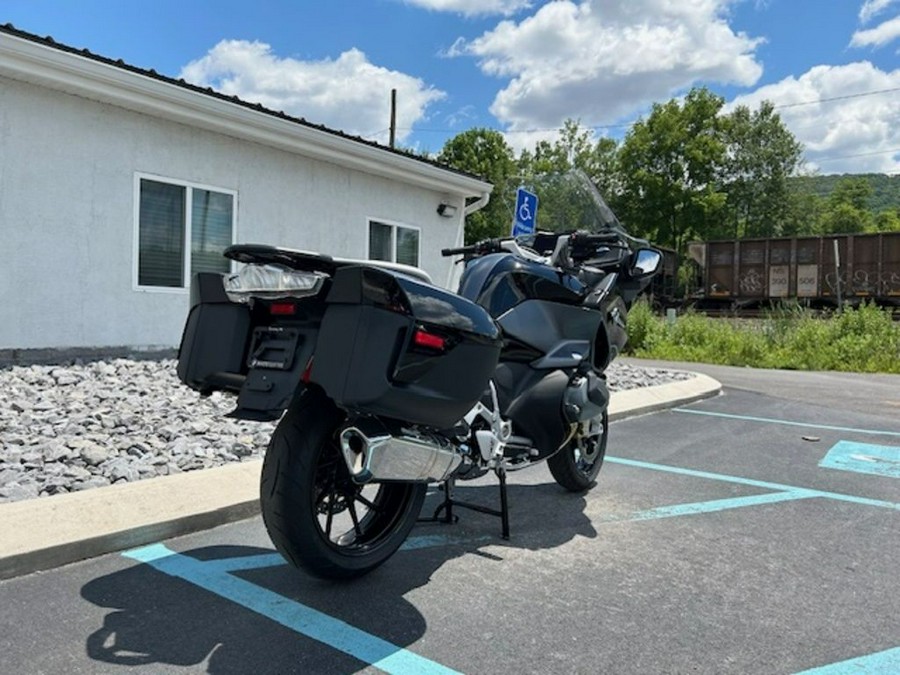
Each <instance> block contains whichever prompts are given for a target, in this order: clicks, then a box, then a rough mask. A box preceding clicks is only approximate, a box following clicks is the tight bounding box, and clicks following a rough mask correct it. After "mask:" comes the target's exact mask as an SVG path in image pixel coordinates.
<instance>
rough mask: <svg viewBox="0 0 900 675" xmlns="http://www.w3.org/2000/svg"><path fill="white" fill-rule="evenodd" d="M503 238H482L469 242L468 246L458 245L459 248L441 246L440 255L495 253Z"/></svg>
mask: <svg viewBox="0 0 900 675" xmlns="http://www.w3.org/2000/svg"><path fill="white" fill-rule="evenodd" d="M503 241H504V240H503V239H484V240H483V241H478V242H475V243H474V244H469V245H468V246H460V247H459V248H443V249H441V255H442V256H444V257H445V258H446V257H448V256H451V255H471V254H475V255H484V254H486V253H496V252H497V251H500V250H501V248H500V246H501V244H502V243H503Z"/></svg>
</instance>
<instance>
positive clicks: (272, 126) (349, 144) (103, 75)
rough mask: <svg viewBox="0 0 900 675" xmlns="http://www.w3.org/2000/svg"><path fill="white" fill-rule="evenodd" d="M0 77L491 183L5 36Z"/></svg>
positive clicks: (269, 141) (466, 189) (358, 162)
mask: <svg viewBox="0 0 900 675" xmlns="http://www.w3.org/2000/svg"><path fill="white" fill-rule="evenodd" d="M0 75H5V76H7V77H10V78H12V79H16V80H24V81H28V82H33V83H37V84H41V85H43V86H47V87H49V88H52V89H58V90H61V91H65V92H67V93H71V94H76V95H79V96H83V97H85V98H90V99H93V100H98V101H102V102H105V103H110V104H113V105H116V106H120V107H123V108H127V109H129V110H134V111H136V112H141V113H145V114H149V115H153V116H155V117H161V118H164V119H168V120H171V121H175V122H179V123H181V124H186V125H189V126H192V127H197V128H202V129H206V130H209V131H214V132H217V133H221V134H225V135H228V136H231V137H234V138H239V139H243V140H248V141H252V142H255V143H260V144H263V145H266V146H269V147H273V148H277V149H280V150H284V151H287V152H292V153H297V154H300V155H303V156H305V157H310V158H314V159H319V160H323V161H328V162H331V163H333V164H337V165H340V166H344V167H347V168H350V169H355V170H358V171H364V172H366V173H370V174H375V175H378V176H384V177H386V178H391V179H394V180H398V181H401V182H404V183H407V184H412V185H416V186H419V187H423V188H428V189H431V190H436V191H439V192H444V193H447V194H449V195H456V196H461V197H481V196H483V195H485V194H488V193H490V192H491V190H492V187H493V186H492V185H491V184H490V183H485V182H483V181H480V180H478V179H476V178H471V177H468V176H465V175H462V174H459V173H456V172H454V171H451V170H448V169H443V168H441V167H439V166H435V165H433V164H429V163H426V162H422V161H420V160H417V159H415V158H412V157H407V156H404V155H402V154H399V153H396V152H391V151H389V150H386V149H383V148H379V147H377V146H373V145H369V144H367V143H361V142H358V141H355V140H353V139H350V138H346V137H343V136H341V135H338V134H334V133H329V132H327V131H323V130H320V129H316V128H313V127H310V126H306V125H304V124H300V123H298V122H296V121H294V120H290V119H283V118H281V117H279V116H277V115H273V114H272V113H271V112H267V111H265V110H255V109H253V108H251V107H247V106H246V105H238V104H236V103H233V102H230V101H228V100H227V99H222V98H220V97H216V96H212V95H207V94H204V93H202V92H198V91H195V90H192V89H189V88H186V87H181V86H178V84H173V83H171V82H166V81H164V80H161V79H155V78H152V77H148V76H146V75H142V74H140V73H136V72H132V71H131V70H127V69H126V68H124V67H117V66H115V65H110V64H107V63H103V62H100V61H97V60H94V59H90V58H86V57H83V56H79V55H78V54H73V53H69V52H66V51H62V50H59V49H55V48H53V47H50V46H47V45H43V44H39V43H37V42H33V41H31V40H27V39H24V38H19V37H16V36H14V35H9V34H4V33H0Z"/></svg>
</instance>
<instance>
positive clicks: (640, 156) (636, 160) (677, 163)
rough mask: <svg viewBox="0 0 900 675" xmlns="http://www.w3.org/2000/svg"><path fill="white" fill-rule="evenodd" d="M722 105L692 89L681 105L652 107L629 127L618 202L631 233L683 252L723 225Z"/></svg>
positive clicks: (621, 153)
mask: <svg viewBox="0 0 900 675" xmlns="http://www.w3.org/2000/svg"><path fill="white" fill-rule="evenodd" d="M723 104H724V100H723V99H722V98H721V97H719V96H716V95H714V94H712V93H711V92H710V91H709V90H707V89H693V90H691V91H690V92H689V93H688V95H687V96H686V97H685V99H684V102H683V103H681V102H679V101H677V100H675V99H673V100H671V101H669V102H668V103H665V104H654V105H653V108H652V110H651V113H650V115H649V116H648V117H647V119H646V120H644V119H641V120H638V121H637V122H636V123H635V124H634V125H633V126H632V128H631V129H630V130H629V132H628V133H627V134H626V136H625V140H624V142H623V143H622V146H621V149H620V151H619V167H620V170H621V175H622V180H623V185H622V196H621V199H620V200H617V205H618V206H619V208H620V211H621V213H620V217H623V220H624V221H625V223H626V226H628V227H629V229H631V230H634V231H635V232H636V233H638V234H642V235H643V236H646V237H648V238H650V239H651V240H652V241H654V242H656V243H658V244H660V245H663V246H668V247H671V248H673V249H675V250H677V251H680V252H681V251H683V250H684V246H685V244H686V243H687V241H688V240H689V239H691V238H695V237H701V238H705V237H706V236H707V234H708V233H709V232H711V231H713V230H714V229H715V227H716V226H717V224H718V223H719V222H721V219H722V213H723V209H724V206H725V201H726V194H725V193H723V192H721V191H719V189H718V182H719V178H720V175H719V174H720V172H721V168H722V166H723V164H724V160H725V152H726V146H725V143H724V142H723V138H722V133H721V118H720V117H719V113H720V111H721V109H722V106H723Z"/></svg>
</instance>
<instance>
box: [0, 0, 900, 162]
mask: <svg viewBox="0 0 900 675" xmlns="http://www.w3.org/2000/svg"><path fill="white" fill-rule="evenodd" d="M7 22H10V23H12V24H13V25H15V26H16V27H17V28H20V29H22V30H26V31H29V32H32V33H36V34H38V35H51V36H53V38H54V39H56V40H57V41H59V42H62V43H65V44H68V45H70V46H73V47H78V48H87V49H90V50H91V51H93V52H95V53H97V54H101V55H103V56H108V57H111V58H116V59H118V58H121V59H123V60H124V61H126V62H127V63H130V64H133V65H135V66H139V67H143V68H153V69H155V70H157V71H158V72H161V73H163V74H165V75H169V76H172V77H184V78H185V79H187V80H189V81H192V82H195V83H198V84H202V85H204V86H212V87H213V88H215V89H218V90H220V91H223V92H225V93H228V94H237V95H239V96H240V97H241V98H244V99H246V100H250V101H259V102H261V103H263V104H264V105H266V106H268V107H270V108H273V109H275V110H285V111H286V112H289V113H291V114H293V115H297V116H300V117H304V118H306V119H307V120H309V121H311V122H315V123H320V124H325V125H327V126H330V127H333V128H337V129H341V130H344V131H347V132H349V133H353V134H357V135H361V136H364V137H366V138H370V139H373V140H378V141H381V142H385V141H386V138H387V127H388V123H389V122H388V120H389V97H390V89H391V88H397V89H398V92H399V94H398V100H399V118H398V127H399V130H398V131H399V133H398V135H399V138H400V142H401V143H402V144H404V145H406V146H411V147H415V148H417V149H419V150H423V151H430V152H437V151H439V150H440V148H441V147H442V146H443V144H444V142H445V141H446V140H447V139H448V138H450V137H452V136H453V135H455V134H456V133H459V132H461V131H464V130H466V129H468V128H471V127H474V126H482V127H489V128H494V129H498V130H500V131H503V132H504V133H505V134H506V135H507V139H508V140H509V142H510V144H511V145H513V147H515V148H517V149H519V148H522V147H527V146H529V145H533V143H534V142H536V141H537V140H539V139H544V138H546V139H550V140H552V139H553V137H554V136H555V133H556V131H555V129H557V128H558V127H559V126H560V125H561V124H562V122H563V121H564V120H565V119H567V118H573V119H578V120H580V121H581V123H582V124H583V125H584V126H591V127H594V128H595V129H596V133H597V134H598V135H610V136H613V137H621V136H622V134H624V133H625V131H626V130H627V127H628V124H629V123H631V122H632V121H633V120H634V119H636V118H637V117H638V116H640V115H642V114H646V112H647V111H648V109H649V106H650V105H651V104H652V103H653V102H664V101H666V100H668V99H669V98H671V97H673V96H679V95H681V94H683V93H684V92H685V91H687V90H688V89H689V88H690V87H691V86H695V85H705V86H708V87H709V88H710V89H712V90H713V91H715V92H717V93H719V94H721V95H722V96H724V97H725V99H726V101H728V102H729V104H731V105H733V104H745V105H750V106H751V107H754V106H756V105H758V104H759V102H760V101H761V100H763V99H765V98H768V99H769V100H772V101H773V102H774V103H775V104H776V105H780V106H784V107H782V108H779V112H780V113H781V115H782V117H783V119H784V120H785V122H786V124H787V125H788V126H789V128H791V130H792V131H793V132H794V134H795V135H796V136H797V137H798V138H799V139H800V140H801V141H802V142H803V143H804V145H805V147H806V159H807V162H808V168H809V169H810V170H818V171H820V172H822V173H843V172H847V173H855V172H864V171H883V172H890V173H897V172H900V51H898V50H900V0H553V1H550V2H542V1H540V0H530V1H529V0H319V1H315V2H313V1H304V0H293V1H289V0H257V1H256V2H253V3H248V2H237V1H236V0H218V1H217V2H211V1H209V0H198V1H193V2H192V1H190V0H187V1H185V0H181V1H180V2H175V1H173V0H156V1H155V2H152V3H147V2H132V1H129V0H78V1H77V2H76V1H75V0H0V23H7ZM874 92H880V93H874ZM823 99H825V100H823Z"/></svg>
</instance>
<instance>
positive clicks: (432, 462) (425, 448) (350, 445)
mask: <svg viewBox="0 0 900 675" xmlns="http://www.w3.org/2000/svg"><path fill="white" fill-rule="evenodd" d="M340 441H341V454H342V455H343V457H344V462H345V463H346V464H347V469H349V471H350V476H351V477H352V478H353V480H354V481H355V482H357V483H368V482H370V481H407V482H420V483H421V482H440V481H444V480H447V478H449V477H450V475H451V474H452V473H453V472H454V471H455V470H456V468H457V467H458V466H459V464H460V462H461V461H462V457H461V456H460V455H459V454H458V453H456V452H453V451H452V450H451V449H448V448H443V447H441V446H440V445H438V444H436V443H432V442H429V441H427V440H425V439H421V438H413V437H411V436H393V435H391V434H390V433H389V432H388V431H387V429H385V428H384V426H382V425H381V424H380V423H379V422H377V421H376V420H360V421H357V422H356V423H354V424H353V425H351V426H347V427H345V428H344V430H343V431H341V434H340Z"/></svg>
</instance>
